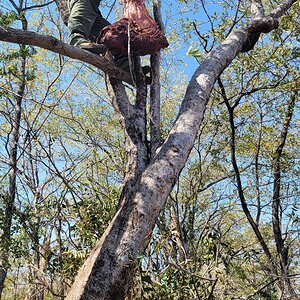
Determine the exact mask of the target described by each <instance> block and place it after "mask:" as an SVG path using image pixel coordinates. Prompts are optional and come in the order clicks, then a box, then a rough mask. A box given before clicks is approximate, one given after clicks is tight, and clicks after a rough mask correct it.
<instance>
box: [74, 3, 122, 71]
mask: <svg viewBox="0 0 300 300" xmlns="http://www.w3.org/2000/svg"><path fill="white" fill-rule="evenodd" d="M100 2H101V0H68V7H69V11H70V16H69V20H68V28H69V39H68V43H69V44H70V45H72V46H77V47H79V48H81V49H84V50H87V51H90V52H92V53H95V54H103V53H105V52H106V50H107V48H106V46H105V45H104V44H97V43H96V42H95V41H96V39H97V37H98V35H99V33H100V31H101V30H102V29H103V28H104V27H105V26H108V25H110V23H109V22H108V21H107V20H106V19H105V18H103V16H102V14H101V12H100V10H99V4H100ZM112 55H113V56H114V59H115V64H116V66H117V67H119V68H122V69H124V70H128V58H127V55H124V54H122V53H119V52H118V51H112Z"/></svg>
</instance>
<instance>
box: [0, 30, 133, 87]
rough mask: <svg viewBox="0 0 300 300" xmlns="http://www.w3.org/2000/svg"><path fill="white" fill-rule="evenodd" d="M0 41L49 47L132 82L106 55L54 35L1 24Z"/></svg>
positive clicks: (128, 75)
mask: <svg viewBox="0 0 300 300" xmlns="http://www.w3.org/2000/svg"><path fill="white" fill-rule="evenodd" d="M0 41H4V42H10V43H18V44H24V45H31V46H37V47H40V48H44V49H48V50H51V51H53V52H55V53H58V54H61V55H65V56H68V57H70V58H73V59H78V60H80V61H82V62H85V63H88V64H90V65H93V66H95V67H97V68H99V69H101V70H102V71H104V72H105V73H107V74H108V75H110V76H112V77H114V78H117V79H119V80H122V81H126V82H128V83H131V82H132V81H131V76H130V74H129V73H128V72H125V71H123V70H122V69H119V68H117V67H116V66H114V64H113V63H112V62H110V61H109V60H107V59H105V58H104V57H102V56H99V55H96V54H93V53H90V52H88V51H85V50H82V49H80V48H78V47H74V46H71V45H68V44H66V43H64V42H62V41H60V40H58V39H56V38H55V37H53V36H49V35H45V34H40V33H37V32H33V31H27V30H26V31H25V30H20V29H13V28H4V27H1V26H0Z"/></svg>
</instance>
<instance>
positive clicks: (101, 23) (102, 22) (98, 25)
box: [89, 10, 110, 42]
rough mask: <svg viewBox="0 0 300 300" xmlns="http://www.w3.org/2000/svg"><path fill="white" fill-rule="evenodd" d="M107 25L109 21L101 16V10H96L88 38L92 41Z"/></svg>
mask: <svg viewBox="0 0 300 300" xmlns="http://www.w3.org/2000/svg"><path fill="white" fill-rule="evenodd" d="M108 25H110V23H109V22H108V21H107V20H106V19H104V18H103V16H102V14H101V12H100V11H99V10H98V14H97V17H96V20H95V22H94V24H93V26H92V29H91V33H90V36H89V38H90V40H91V41H92V42H95V41H96V40H97V38H98V36H99V34H100V31H101V30H102V29H103V28H104V27H106V26H108Z"/></svg>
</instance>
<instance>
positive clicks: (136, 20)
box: [97, 0, 169, 55]
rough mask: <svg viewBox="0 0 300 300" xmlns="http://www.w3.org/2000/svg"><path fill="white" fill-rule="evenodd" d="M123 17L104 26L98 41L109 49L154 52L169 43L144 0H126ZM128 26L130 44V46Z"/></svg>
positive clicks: (126, 51) (124, 51)
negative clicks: (149, 12)
mask: <svg viewBox="0 0 300 300" xmlns="http://www.w3.org/2000/svg"><path fill="white" fill-rule="evenodd" d="M123 16H124V17H123V18H122V19H120V20H119V21H117V22H115V23H113V24H111V25H109V26H106V27H104V28H103V29H102V30H101V32H100V35H99V37H98V39H97V43H100V44H104V45H105V46H106V47H107V48H108V49H109V50H117V51H118V52H121V53H126V54H127V53H128V48H129V47H130V53H135V54H137V55H147V54H153V53H155V52H156V51H158V50H159V49H161V48H166V47H168V46H169V43H168V41H167V39H166V37H165V36H164V35H163V33H162V32H161V31H160V29H159V27H158V26H157V24H156V22H155V21H154V20H153V19H152V18H151V17H150V15H149V14H148V11H147V9H146V6H145V4H144V1H143V0H125V8H124V11H123ZM128 28H129V32H130V46H129V47H128Z"/></svg>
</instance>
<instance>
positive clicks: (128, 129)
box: [0, 0, 297, 299]
mask: <svg viewBox="0 0 300 300" xmlns="http://www.w3.org/2000/svg"><path fill="white" fill-rule="evenodd" d="M57 2H58V4H59V7H60V8H62V9H63V8H64V7H65V5H64V2H63V1H57ZM296 2H297V1H295V0H293V1H292V0H291V1H287V2H285V3H283V4H281V5H279V6H278V7H277V8H276V9H275V10H274V11H272V12H271V13H270V14H269V15H268V16H267V17H265V15H264V12H263V9H262V8H263V7H262V5H261V2H260V1H252V5H253V8H254V16H255V19H253V20H252V21H250V22H248V23H247V24H246V25H243V26H241V27H239V28H238V29H236V30H234V31H232V32H231V33H230V34H229V35H228V37H227V38H226V39H225V40H224V42H223V43H222V44H221V45H220V46H219V47H217V48H216V49H215V50H214V51H212V52H210V53H209V54H208V55H207V57H206V58H205V59H204V60H203V61H202V63H201V65H200V67H199V68H198V69H197V70H196V72H195V73H194V75H193V77H192V79H191V81H190V83H189V85H188V87H187V90H186V94H185V97H184V99H183V101H182V105H181V108H180V111H179V113H178V116H177V118H176V121H175V122H174V125H173V127H172V129H171V130H170V132H169V133H168V136H167V137H166V139H165V140H164V143H163V144H162V145H160V144H158V143H157V141H160V139H161V138H160V136H159V134H160V133H159V131H157V130H156V131H155V130H154V129H155V128H156V129H157V128H159V127H158V124H153V127H152V128H153V131H152V135H151V137H150V144H151V145H152V146H153V148H152V150H151V151H150V150H149V148H148V141H147V123H146V121H147V118H146V95H147V87H146V85H145V79H144V77H143V75H142V72H141V70H140V63H139V59H138V58H135V70H134V72H135V75H136V76H135V78H136V79H135V88H136V97H135V100H134V103H133V104H132V102H130V101H129V98H128V95H127V94H126V91H125V88H124V85H123V84H122V82H121V81H120V80H123V81H124V82H129V83H132V80H131V77H130V74H126V73H125V72H123V71H121V70H118V69H117V68H115V67H114V66H112V65H111V63H109V62H107V61H106V60H105V59H104V58H102V57H97V56H95V55H92V54H89V53H86V52H84V51H83V50H80V49H77V48H74V47H72V46H68V45H66V44H64V43H63V42H61V41H59V40H57V39H55V38H53V37H49V36H45V35H41V34H38V33H34V32H29V31H26V32H24V31H21V30H17V29H12V28H9V27H7V28H4V27H0V40H2V41H7V42H14V43H16V42H17V43H21V44H28V45H34V46H39V47H43V48H46V49H49V50H51V51H54V52H57V53H60V54H62V55H67V56H69V57H72V58H76V59H79V60H81V61H84V62H87V63H90V64H92V65H94V66H96V67H99V68H100V69H102V70H103V71H105V72H106V73H107V74H108V75H109V83H110V85H111V97H112V104H113V106H114V108H115V110H116V111H117V112H118V114H119V115H120V116H121V122H122V126H123V128H124V131H125V137H126V152H127V169H126V174H125V181H124V188H123V191H122V193H121V196H120V199H119V203H120V207H119V210H118V211H117V213H116V215H115V217H114V218H113V220H112V221H111V223H110V225H109V227H108V228H107V230H106V232H105V233H104V234H103V236H102V238H101V239H100V241H99V242H98V243H97V246H96V247H95V248H94V250H93V251H92V252H91V254H90V256H89V258H88V259H87V261H86V262H85V264H84V266H83V267H82V268H81V270H80V271H79V274H78V276H77V278H76V280H75V282H74V284H73V287H72V288H71V290H70V292H69V294H68V297H67V299H97V298H99V297H101V299H123V298H124V296H125V294H126V292H127V291H128V289H129V287H130V285H131V284H132V278H133V274H134V270H135V269H136V260H137V258H138V256H139V254H140V253H142V252H143V250H144V248H145V247H146V246H147V244H148V241H149V238H150V235H151V232H152V230H153V227H154V225H155V222H156V219H157V217H158V215H159V213H160V211H161V210H162V207H163V205H164V203H165V201H166V199H167V197H168V195H169V194H170V192H171V190H172V188H173V186H174V184H175V183H176V180H177V178H178V176H179V174H180V172H181V170H182V169H183V167H184V165H185V163H186V161H187V158H188V156H189V154H190V151H191V149H192V147H193V145H194V141H195V139H196V137H197V134H198V129H199V127H200V125H201V123H202V120H203V116H204V112H205V109H206V107H207V103H208V100H209V96H210V94H211V92H212V89H213V87H214V84H215V81H216V80H217V79H218V78H219V77H220V75H221V74H222V72H224V70H225V69H226V68H227V67H228V65H229V64H230V63H231V62H232V61H233V60H234V59H235V57H236V56H237V55H238V53H239V52H240V51H242V50H244V51H247V50H249V49H250V48H251V47H252V46H253V44H254V43H255V41H256V40H257V38H258V36H259V35H260V33H267V32H269V31H272V30H273V29H275V28H277V27H278V19H279V18H280V17H281V16H283V15H284V14H285V13H286V12H287V10H288V9H289V8H290V7H291V6H292V5H293V4H294V3H296ZM156 5H157V3H156ZM295 5H296V4H295ZM62 11H63V12H62V15H63V16H65V15H66V14H65V11H66V10H64V9H63V10H62ZM152 61H153V65H152V66H153V68H155V66H154V65H155V58H154V57H153V58H152ZM156 64H157V60H156ZM154 75H155V74H154ZM154 77H155V81H154V82H155V84H154V85H153V86H152V94H151V95H152V102H151V103H152V108H153V110H154V108H155V107H156V108H157V107H158V106H159V105H158V101H159V96H157V93H156V92H155V88H156V90H158V84H159V81H158V77H156V76H154ZM221 91H222V87H221ZM229 108H230V107H229ZM153 114H154V112H153ZM156 116H157V114H156ZM155 120H157V121H159V118H158V117H156V118H155V119H154V118H153V121H155ZM159 146H160V147H159ZM279 154H280V153H279ZM279 156H280V155H279ZM233 161H234V159H233ZM277 174H278V171H277ZM235 175H237V180H239V179H238V170H237V169H236V168H235ZM239 190H240V189H239ZM274 203H276V195H274ZM253 228H254V229H255V226H254V227H253ZM277 228H278V226H277ZM279 236H280V235H279ZM258 238H259V239H260V242H262V239H261V238H260V236H259V235H258ZM279 242H280V241H279ZM279 244H280V243H279ZM262 247H263V249H264V250H265V247H264V245H263V244H262ZM279 248H280V246H279ZM281 249H282V248H281ZM265 251H266V250H265ZM266 253H267V252H266ZM107 274H110V276H109V277H108V276H107ZM290 296H292V295H290Z"/></svg>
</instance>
